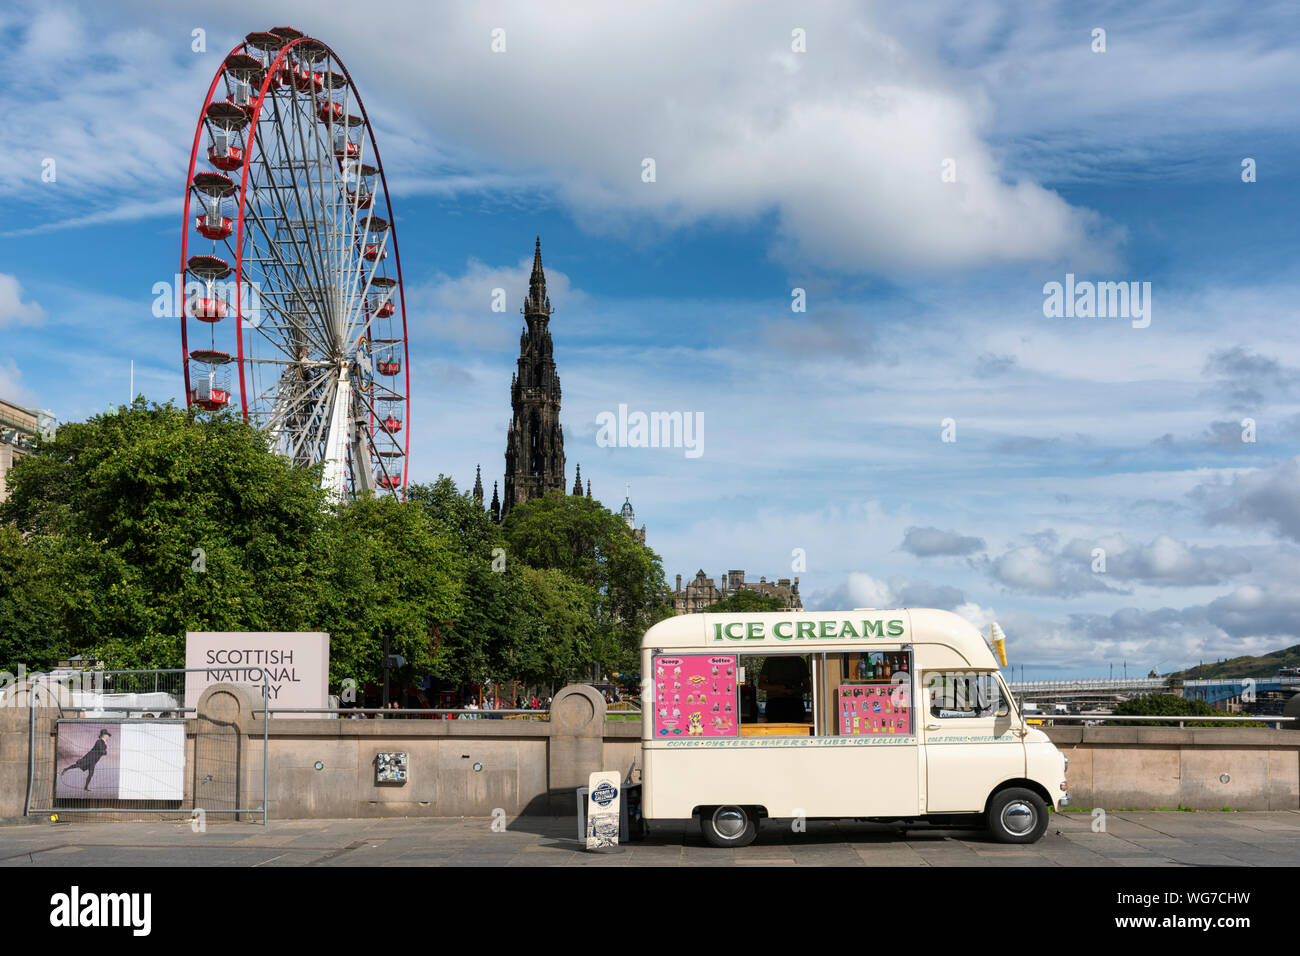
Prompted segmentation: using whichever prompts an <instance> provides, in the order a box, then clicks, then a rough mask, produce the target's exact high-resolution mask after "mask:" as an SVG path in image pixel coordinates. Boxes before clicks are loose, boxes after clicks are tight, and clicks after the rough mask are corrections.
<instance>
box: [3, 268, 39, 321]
mask: <svg viewBox="0 0 1300 956" xmlns="http://www.w3.org/2000/svg"><path fill="white" fill-rule="evenodd" d="M44 319H45V310H44V309H42V308H41V306H40V303H38V302H32V301H28V302H24V301H23V287H22V285H21V283H19V281H18V279H17V278H15V277H14V276H11V275H6V274H5V273H3V272H0V329H3V328H5V327H7V326H11V325H38V324H40V323H41V322H42V321H43V320H44Z"/></svg>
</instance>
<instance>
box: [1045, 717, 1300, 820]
mask: <svg viewBox="0 0 1300 956" xmlns="http://www.w3.org/2000/svg"><path fill="white" fill-rule="evenodd" d="M1043 729H1044V730H1045V731H1046V732H1047V735H1048V736H1049V737H1051V738H1052V742H1053V743H1054V744H1056V746H1057V747H1058V748H1060V750H1061V751H1062V752H1063V753H1065V754H1066V755H1067V756H1069V758H1070V770H1069V772H1068V773H1067V774H1066V779H1067V781H1068V782H1069V785H1070V800H1071V805H1072V806H1073V807H1076V808H1091V807H1102V808H1104V809H1108V810H1121V809H1135V810H1147V809H1171V810H1172V809H1177V808H1179V807H1185V808H1187V809H1191V810H1222V809H1223V808H1224V807H1232V808H1233V809H1235V810H1297V809H1300V731H1294V730H1269V729H1265V728H1254V727H1187V728H1182V727H1045V728H1043ZM1224 775H1226V777H1227V779H1226V780H1224V779H1223V777H1224Z"/></svg>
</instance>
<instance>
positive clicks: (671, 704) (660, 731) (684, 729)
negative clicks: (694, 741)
mask: <svg viewBox="0 0 1300 956" xmlns="http://www.w3.org/2000/svg"><path fill="white" fill-rule="evenodd" d="M653 676H654V688H655V700H654V708H655V736H656V737H736V736H738V735H739V732H740V721H739V719H738V717H739V714H738V708H737V703H736V700H737V696H736V657H735V655H734V654H733V655H730V656H726V655H724V656H719V657H704V656H692V657H656V658H655V659H654V675H653Z"/></svg>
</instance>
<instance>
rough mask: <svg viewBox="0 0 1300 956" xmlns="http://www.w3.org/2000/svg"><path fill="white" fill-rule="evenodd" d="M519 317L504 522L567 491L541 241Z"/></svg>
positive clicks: (507, 448)
mask: <svg viewBox="0 0 1300 956" xmlns="http://www.w3.org/2000/svg"><path fill="white" fill-rule="evenodd" d="M520 311H522V312H523V314H524V329H523V332H522V333H521V335H520V336H519V360H518V363H517V365H518V367H517V369H516V371H515V374H514V377H513V380H512V381H511V383H510V405H511V408H512V410H513V415H512V416H511V420H510V428H509V431H508V433H507V436H506V482H505V498H504V500H503V501H502V503H501V517H502V518H504V517H505V516H506V515H507V514H509V512H510V509H511V508H512V507H513V506H515V505H517V504H519V503H520V502H521V501H528V500H530V499H532V498H540V497H541V496H542V495H544V494H546V493H547V492H549V491H555V490H557V489H558V490H560V491H563V490H564V433H563V430H562V429H561V428H560V376H559V375H558V374H556V371H555V359H554V358H553V356H552V351H551V332H550V328H549V325H550V320H551V300H550V299H548V298H547V296H546V274H545V273H544V272H543V271H542V240H541V238H540V237H539V238H538V240H537V247H536V249H535V251H534V253H533V273H532V276H531V277H530V278H529V280H528V298H527V299H526V300H525V302H524V307H523V309H521V310H520Z"/></svg>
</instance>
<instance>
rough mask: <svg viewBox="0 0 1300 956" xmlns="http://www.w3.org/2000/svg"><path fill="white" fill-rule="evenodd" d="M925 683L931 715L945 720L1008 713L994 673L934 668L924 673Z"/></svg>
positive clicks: (1006, 704)
mask: <svg viewBox="0 0 1300 956" xmlns="http://www.w3.org/2000/svg"><path fill="white" fill-rule="evenodd" d="M925 685H926V695H927V696H928V698H929V701H930V716H932V717H938V718H941V719H944V720H947V719H950V718H959V717H992V716H995V715H1005V714H1006V713H1007V712H1008V703H1007V701H1006V699H1005V698H1004V697H1003V696H1002V687H1001V685H1000V684H999V683H998V679H997V677H996V675H994V674H993V673H991V672H988V671H968V672H943V671H936V672H934V673H931V674H927V675H926V681H925Z"/></svg>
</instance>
